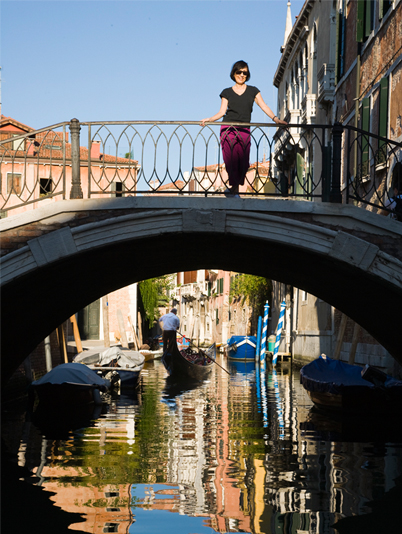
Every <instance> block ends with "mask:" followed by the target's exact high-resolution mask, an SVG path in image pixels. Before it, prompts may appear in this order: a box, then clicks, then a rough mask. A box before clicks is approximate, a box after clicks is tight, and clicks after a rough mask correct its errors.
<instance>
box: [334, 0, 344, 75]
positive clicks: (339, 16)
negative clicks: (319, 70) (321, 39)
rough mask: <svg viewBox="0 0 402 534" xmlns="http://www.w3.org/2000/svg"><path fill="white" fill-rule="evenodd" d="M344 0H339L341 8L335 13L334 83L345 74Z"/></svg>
mask: <svg viewBox="0 0 402 534" xmlns="http://www.w3.org/2000/svg"><path fill="white" fill-rule="evenodd" d="M345 3H346V0H342V1H341V8H340V9H339V10H338V11H337V13H336V57H335V77H336V80H335V83H338V81H339V80H340V79H341V78H342V76H343V75H344V74H345V29H346V5H345Z"/></svg>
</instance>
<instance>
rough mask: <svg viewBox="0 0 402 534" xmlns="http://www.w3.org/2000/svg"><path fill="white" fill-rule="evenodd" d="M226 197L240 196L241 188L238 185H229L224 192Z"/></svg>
mask: <svg viewBox="0 0 402 534" xmlns="http://www.w3.org/2000/svg"><path fill="white" fill-rule="evenodd" d="M223 193H224V195H225V197H233V198H240V196H239V188H238V187H230V188H229V187H228V188H227V189H225V191H224V192H223Z"/></svg>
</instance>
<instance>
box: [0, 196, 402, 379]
mask: <svg viewBox="0 0 402 534" xmlns="http://www.w3.org/2000/svg"><path fill="white" fill-rule="evenodd" d="M0 228H1V230H2V240H1V247H2V258H1V286H2V376H3V379H4V380H7V378H8V377H9V376H10V374H11V373H12V372H13V371H14V370H15V369H16V367H17V366H18V365H19V364H20V363H21V362H22V361H23V360H24V359H25V358H26V357H27V356H28V355H29V353H30V352H32V350H34V349H35V347H36V346H37V344H38V343H39V342H40V341H42V340H43V339H44V338H45V337H46V336H47V335H48V334H50V333H51V332H52V331H53V330H54V329H55V328H56V327H57V326H59V325H60V324H61V323H62V322H63V321H65V320H66V319H67V318H69V317H70V316H71V315H72V314H74V313H75V312H77V310H79V309H81V308H83V307H84V306H86V305H87V304H89V303H90V302H93V301H94V300H96V299H97V298H99V297H101V296H102V295H104V294H107V293H108V292H111V291H114V290H116V289H118V288H120V287H123V286H125V285H128V284H131V283H134V282H137V281H140V280H143V279H146V278H151V277H155V276H159V275H162V274H166V273H172V272H176V271H187V270H196V269H203V268H210V267H220V268H222V269H225V270H232V271H237V272H243V273H249V274H254V275H259V276H265V277H268V278H271V279H273V280H278V281H281V282H286V283H288V284H292V285H294V286H296V287H299V288H301V289H304V290H305V291H308V292H309V293H311V294H314V295H316V296H318V297H320V298H321V299H323V300H324V301H326V302H328V303H330V304H332V305H333V306H335V307H336V308H338V309H339V310H341V311H342V312H344V313H345V314H346V315H347V316H349V317H350V318H352V319H353V320H355V321H356V322H357V323H359V324H360V325H361V326H362V327H363V328H365V329H366V330H367V331H368V332H369V333H371V334H372V335H373V336H374V337H375V338H376V339H377V340H378V341H379V342H380V343H381V344H382V345H383V346H384V347H386V349H387V350H388V351H389V352H390V353H391V354H392V355H393V356H394V358H396V359H397V360H398V361H399V362H400V363H402V351H401V350H400V345H401V342H400V328H401V324H400V310H401V309H402V239H401V238H402V225H401V224H400V223H398V222H396V221H393V220H390V219H389V218H386V217H382V216H380V215H376V214H373V213H371V212H369V211H367V210H364V209H361V208H357V207H354V206H352V205H342V204H328V203H318V202H308V201H293V200H282V199H279V200H278V199H275V200H267V199H259V198H256V199H247V200H245V199H226V198H189V197H167V196H165V197H158V198H155V197H146V196H142V197H140V196H138V197H126V198H113V199H101V200H92V199H88V200H66V201H60V202H52V203H49V204H48V205H47V206H44V207H41V208H38V209H36V210H31V211H29V212H26V213H24V214H21V215H15V216H13V217H10V218H8V219H3V220H2V221H1V223H0Z"/></svg>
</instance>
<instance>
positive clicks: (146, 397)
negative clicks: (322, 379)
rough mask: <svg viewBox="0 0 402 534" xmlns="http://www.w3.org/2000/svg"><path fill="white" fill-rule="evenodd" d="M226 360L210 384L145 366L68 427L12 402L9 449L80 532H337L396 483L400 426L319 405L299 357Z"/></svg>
mask: <svg viewBox="0 0 402 534" xmlns="http://www.w3.org/2000/svg"><path fill="white" fill-rule="evenodd" d="M221 363H222V364H223V365H226V364H228V365H227V368H228V369H229V371H230V376H229V375H228V374H227V373H225V372H223V371H222V370H220V369H219V368H218V367H216V368H215V369H214V371H213V373H211V375H210V378H209V380H208V381H206V382H203V383H202V384H199V383H195V384H183V383H176V382H175V381H174V380H171V379H169V378H167V377H166V371H165V369H164V367H163V365H162V364H161V363H160V362H157V361H156V362H152V363H150V364H147V365H146V367H145V368H144V370H143V373H142V382H141V389H140V390H139V392H138V394H137V395H136V396H128V397H127V396H126V397H124V396H116V397H110V398H108V399H107V403H106V404H105V405H104V406H103V410H102V413H101V414H100V415H99V418H98V419H97V420H95V421H93V422H92V423H91V425H88V426H84V427H83V428H79V429H75V430H72V431H69V432H67V433H63V434H62V435H60V436H57V435H55V432H56V433H57V429H55V428H53V429H52V430H51V432H47V429H46V428H44V427H40V428H41V430H39V428H38V426H36V425H35V424H33V423H31V422H30V421H29V420H28V419H26V418H25V419H24V417H23V414H17V413H8V414H5V415H3V424H2V426H3V440H4V442H5V447H6V448H8V449H9V450H10V451H11V452H14V453H15V456H16V459H17V460H18V465H19V466H20V468H22V467H23V468H24V469H26V471H25V474H24V477H25V480H26V481H27V482H29V483H30V484H34V485H35V486H40V487H41V488H42V489H43V490H44V493H47V494H48V495H49V497H50V499H51V501H52V502H54V503H55V504H56V505H57V506H58V507H59V508H60V509H61V510H62V511H64V513H67V514H70V515H69V517H70V519H71V521H70V527H69V528H70V529H71V530H75V531H79V532H132V533H134V532H161V531H163V532H175V533H188V532H197V533H202V532H205V533H206V532H208V533H210V532H248V533H253V534H258V533H266V534H271V533H274V532H275V533H279V534H282V533H283V534H285V533H298V534H301V533H303V534H307V533H311V534H313V533H314V534H315V533H329V534H336V533H337V532H338V530H336V529H335V528H334V527H333V525H334V524H335V523H337V521H338V520H339V519H341V518H344V517H351V516H353V515H362V514H368V513H370V512H371V511H372V510H373V509H374V508H375V506H374V505H373V504H372V502H373V501H374V502H375V503H378V502H379V499H381V498H386V497H387V495H388V494H387V492H390V490H392V488H394V487H395V478H396V477H397V476H398V475H399V476H400V475H401V473H402V462H401V460H402V454H401V446H400V445H401V443H402V436H401V433H400V430H399V427H397V425H395V424H394V425H389V424H388V426H387V425H386V424H385V423H383V422H378V423H376V422H374V423H373V425H372V426H371V427H370V432H368V430H367V428H368V427H367V425H363V426H362V427H361V428H360V430H359V425H356V424H353V421H351V422H345V421H344V420H341V421H339V420H336V419H331V418H328V417H327V416H325V417H324V416H323V415H322V414H319V413H317V412H315V411H314V410H313V409H312V405H311V401H310V400H309V399H308V397H307V395H306V394H305V392H304V390H303V389H302V387H301V386H300V383H299V377H298V372H297V371H294V370H292V369H291V368H290V367H284V368H282V369H281V368H278V369H277V370H273V369H267V370H266V371H265V372H260V371H259V369H258V368H257V369H256V368H255V366H254V364H253V363H247V364H244V363H243V364H242V363H239V362H233V363H232V362H225V361H222V362H221ZM377 424H379V425H380V426H376V425H377ZM381 425H382V426H381ZM379 430H380V432H379ZM3 451H4V447H3ZM395 512H396V513H397V509H396V510H395ZM73 514H74V515H73ZM77 514H81V518H79V516H78V515H77ZM63 517H65V516H63ZM357 519H359V518H357ZM339 528H340V527H339ZM358 531H359V530H358V529H357V530H356V527H355V532H358ZM339 532H344V530H342V529H341V528H340V530H339Z"/></svg>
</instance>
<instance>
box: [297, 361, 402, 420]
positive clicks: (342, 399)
mask: <svg viewBox="0 0 402 534" xmlns="http://www.w3.org/2000/svg"><path fill="white" fill-rule="evenodd" d="M300 382H301V384H302V385H303V387H304V389H305V390H306V391H307V393H308V395H309V397H310V398H311V400H312V401H313V402H314V404H315V405H316V406H317V407H318V408H324V409H327V410H333V411H341V412H344V413H359V412H360V413H362V412H364V413H366V414H370V413H372V414H380V413H382V414H384V415H387V414H391V413H400V412H401V409H402V381H401V380H397V379H395V378H392V377H391V376H389V375H386V374H385V373H383V372H382V371H380V370H378V369H376V368H374V367H371V366H369V365H366V366H365V367H360V366H358V365H350V364H348V363H345V362H342V361H339V360H333V359H331V358H329V357H328V356H325V355H322V356H320V357H319V358H317V359H316V360H313V361H312V362H310V363H308V364H307V365H305V366H304V367H302V368H301V370H300Z"/></svg>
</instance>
